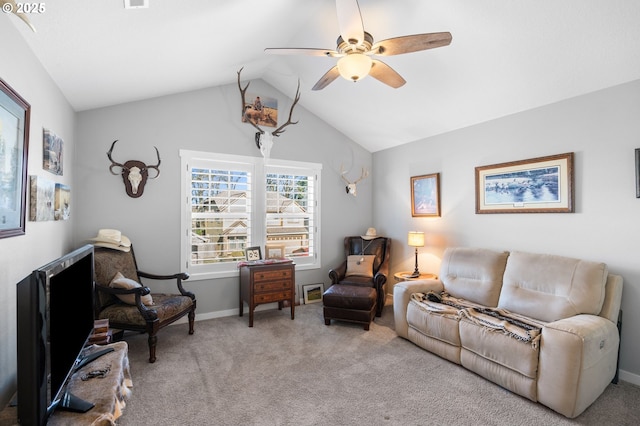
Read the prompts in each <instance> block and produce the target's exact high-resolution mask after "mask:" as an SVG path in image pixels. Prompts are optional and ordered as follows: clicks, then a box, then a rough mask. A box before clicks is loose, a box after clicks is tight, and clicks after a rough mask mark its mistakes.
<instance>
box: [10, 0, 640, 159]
mask: <svg viewBox="0 0 640 426" xmlns="http://www.w3.org/2000/svg"><path fill="white" fill-rule="evenodd" d="M43 3H44V4H45V6H46V10H45V12H44V13H41V14H31V15H29V19H30V20H31V22H32V23H33V25H34V26H35V28H36V29H37V31H38V32H37V33H35V34H34V33H32V32H31V30H30V29H29V28H28V27H27V26H26V25H25V24H24V23H23V22H22V21H20V20H19V19H17V18H16V17H14V16H8V15H6V14H4V13H3V14H0V15H2V16H0V25H4V24H5V23H6V22H7V21H8V20H10V21H12V23H13V25H15V26H16V27H17V28H18V29H19V30H20V32H21V33H22V34H23V36H24V38H25V39H26V41H27V43H28V44H29V45H30V46H31V48H32V49H33V51H34V52H35V54H36V55H37V56H38V58H39V59H40V61H41V62H42V64H43V65H44V67H45V68H46V69H47V70H48V72H49V73H50V75H51V76H52V78H53V79H54V80H55V82H56V83H57V84H58V86H59V87H60V89H61V90H62V92H63V93H64V95H65V96H66V97H67V99H68V101H69V102H70V103H71V105H72V106H73V108H74V109H75V110H77V111H82V110H87V109H92V108H98V107H103V106H108V105H114V104H119V103H123V102H129V101H135V100H139V99H145V98H151V97H156V96H161V95H166V94H171V93H177V92H183V91H188V90H194V89H200V88H204V87H211V86H217V85H223V84H230V83H235V80H236V72H237V71H238V69H240V67H244V71H243V74H242V77H243V81H249V80H252V79H257V78H262V79H264V80H265V81H266V82H268V83H269V84H271V85H272V86H274V87H276V88H277V89H278V90H280V91H281V92H283V93H285V94H287V95H288V96H289V97H293V95H294V93H295V88H296V82H297V79H298V78H299V79H300V85H301V99H300V104H301V105H303V106H304V107H305V108H306V109H308V110H309V111H311V112H313V113H314V114H315V115H317V116H319V117H320V118H322V119H323V120H325V121H326V122H327V123H329V124H330V125H332V126H333V127H335V128H336V129H338V130H339V131H341V132H342V133H344V134H345V135H347V136H348V137H349V138H351V139H352V140H354V141H355V142H357V143H359V144H360V145H362V146H363V147H365V148H366V149H368V150H369V151H371V152H376V151H379V150H381V149H385V148H389V147H393V146H396V145H400V144H404V143H407V142H411V141H415V140H419V139H422V138H426V137H429V136H433V135H437V134H441V133H444V132H448V131H451V130H455V129H458V128H462V127H466V126H470V125H473V124H476V123H480V122H483V121H487V120H491V119H494V118H498V117H502V116H505V115H508V114H512V113H516V112H519V111H523V110H527V109H531V108H535V107H538V106H542V105H546V104H549V103H553V102H557V101H560V100H562V99H566V98H570V97H574V96H577V95H580V94H583V93H588V92H592V91H595V90H599V89H603V88H606V87H610V86H614V85H617V84H620V83H625V82H628V81H632V80H636V79H640V1H637V0H561V1H560V0H536V1H533V0H402V1H388V0H387V1H385V0H360V1H359V3H360V9H361V12H362V16H363V21H364V26H365V30H367V31H368V32H369V33H371V34H372V35H373V37H374V39H375V40H383V39H387V38H391V37H397V36H402V35H409V34H416V33H429V32H439V31H449V32H451V34H452V35H453V41H452V43H451V45H450V46H447V47H441V48H437V49H433V50H427V51H422V52H415V53H410V54H405V55H400V56H390V57H386V58H384V61H385V62H386V63H387V64H389V65H390V66H392V67H393V68H394V69H395V70H396V71H398V72H399V73H400V74H401V75H402V76H403V77H404V78H405V79H406V80H407V84H406V85H404V86H403V87H401V88H399V89H392V88H390V87H388V86H385V85H384V84H382V83H380V82H379V81H377V80H374V79H373V78H370V77H369V78H366V79H364V80H362V81H360V82H358V83H351V82H348V81H346V80H343V79H341V78H339V79H338V80H336V81H335V82H333V83H332V84H330V85H329V86H328V87H327V88H325V89H324V90H321V91H315V92H314V91H311V87H312V86H313V85H314V84H315V83H316V81H317V80H318V79H319V78H320V77H321V76H322V75H323V74H324V73H325V72H326V71H327V70H328V69H329V68H330V67H332V66H333V65H334V63H335V59H333V58H324V57H307V56H305V57H298V56H276V55H266V54H265V53H264V52H263V50H264V48H266V47H317V48H329V49H334V48H335V47H336V46H335V40H336V38H337V36H338V24H337V17H336V11H335V0H306V1H301V0H235V1H228V0H180V1H178V0H149V3H150V7H149V8H148V9H135V10H125V9H124V7H123V5H124V1H123V0H100V1H95V0H92V1H87V0H54V1H46V2H43ZM294 119H295V112H294Z"/></svg>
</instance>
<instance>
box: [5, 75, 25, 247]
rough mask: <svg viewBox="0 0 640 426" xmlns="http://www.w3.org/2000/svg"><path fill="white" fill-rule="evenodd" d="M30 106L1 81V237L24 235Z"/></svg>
mask: <svg viewBox="0 0 640 426" xmlns="http://www.w3.org/2000/svg"><path fill="white" fill-rule="evenodd" d="M30 115H31V106H30V105H29V104H28V103H27V101H25V100H24V99H22V97H21V96H20V95H18V93H17V92H15V91H14V90H13V89H12V88H11V87H9V85H8V84H6V83H5V82H4V81H3V80H2V79H0V164H1V165H2V167H1V168H0V238H7V237H14V236H17V235H24V233H25V220H26V208H27V207H26V206H27V191H28V190H29V184H28V182H27V153H28V149H29V118H30Z"/></svg>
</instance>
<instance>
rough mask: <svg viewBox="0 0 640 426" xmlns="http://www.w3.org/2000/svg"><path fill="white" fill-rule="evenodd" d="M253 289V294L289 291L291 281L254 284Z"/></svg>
mask: <svg viewBox="0 0 640 426" xmlns="http://www.w3.org/2000/svg"><path fill="white" fill-rule="evenodd" d="M253 288H254V292H256V293H265V292H274V291H278V290H290V289H291V280H287V281H271V282H266V283H255V284H254V287H253Z"/></svg>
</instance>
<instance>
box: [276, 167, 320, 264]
mask: <svg viewBox="0 0 640 426" xmlns="http://www.w3.org/2000/svg"><path fill="white" fill-rule="evenodd" d="M313 182H314V180H313V176H307V175H295V174H285V173H267V174H266V209H267V211H266V213H267V242H266V243H267V245H273V246H280V247H284V255H285V257H288V258H299V257H308V256H310V255H312V254H313V252H314V249H313V247H314V245H313V234H314V233H313V229H314V223H313V217H314V207H315V203H314V192H313V189H314V185H313Z"/></svg>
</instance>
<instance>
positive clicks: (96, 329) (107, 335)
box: [89, 319, 112, 345]
mask: <svg viewBox="0 0 640 426" xmlns="http://www.w3.org/2000/svg"><path fill="white" fill-rule="evenodd" d="M111 340H112V333H111V329H110V328H109V320H108V319H100V320H95V321H94V322H93V333H91V335H90V336H89V343H90V344H92V345H106V344H108V343H111Z"/></svg>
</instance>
